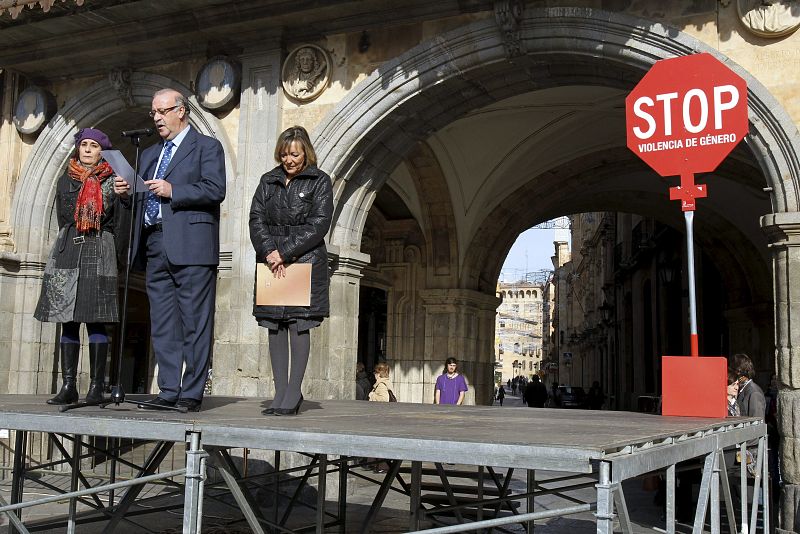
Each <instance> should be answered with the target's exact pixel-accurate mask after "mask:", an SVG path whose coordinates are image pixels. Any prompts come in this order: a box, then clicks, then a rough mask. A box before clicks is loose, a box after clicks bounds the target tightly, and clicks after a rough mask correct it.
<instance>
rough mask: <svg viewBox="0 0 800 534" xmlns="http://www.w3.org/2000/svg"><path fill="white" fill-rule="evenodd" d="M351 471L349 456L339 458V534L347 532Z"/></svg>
mask: <svg viewBox="0 0 800 534" xmlns="http://www.w3.org/2000/svg"><path fill="white" fill-rule="evenodd" d="M349 471H350V458H349V457H348V456H340V457H339V502H338V506H339V511H338V513H337V515H338V516H339V517H338V522H339V534H345V532H347V474H348V473H349Z"/></svg>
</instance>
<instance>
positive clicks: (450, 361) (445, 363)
mask: <svg viewBox="0 0 800 534" xmlns="http://www.w3.org/2000/svg"><path fill="white" fill-rule="evenodd" d="M451 363H454V364H456V369H458V360H456V359H455V358H453V357H452V356H451V357H449V358H447V359H446V360H445V361H444V370H443V371H442V374H444V373H446V372H447V366H448V365H450V364H451Z"/></svg>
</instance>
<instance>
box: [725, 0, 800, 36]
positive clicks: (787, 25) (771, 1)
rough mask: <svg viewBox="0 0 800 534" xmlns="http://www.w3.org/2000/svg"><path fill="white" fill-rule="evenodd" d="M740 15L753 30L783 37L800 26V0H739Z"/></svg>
mask: <svg viewBox="0 0 800 534" xmlns="http://www.w3.org/2000/svg"><path fill="white" fill-rule="evenodd" d="M736 8H737V9H738V10H739V17H740V18H741V20H742V24H744V25H745V26H746V27H747V28H748V29H749V30H750V31H751V32H753V33H755V34H756V35H760V36H762V37H781V36H783V35H787V34H789V33H792V32H793V31H795V30H796V29H797V28H798V26H800V0H737V2H736Z"/></svg>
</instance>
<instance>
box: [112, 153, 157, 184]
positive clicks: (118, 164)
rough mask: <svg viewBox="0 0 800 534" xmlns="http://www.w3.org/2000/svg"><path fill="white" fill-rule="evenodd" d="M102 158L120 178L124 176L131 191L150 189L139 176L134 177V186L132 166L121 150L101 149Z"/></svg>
mask: <svg viewBox="0 0 800 534" xmlns="http://www.w3.org/2000/svg"><path fill="white" fill-rule="evenodd" d="M103 159H105V160H106V161H107V162H108V164H109V165H111V168H112V169H114V173H115V174H116V175H117V176H119V177H120V178H124V179H125V181H126V182H128V185H130V186H131V191H134V192H136V193H142V192H147V191H149V190H150V189H149V188H148V187H147V186H146V185H145V183H144V180H142V177H141V176H137V177H136V187H134V185H133V184H134V182H133V175H134V171H133V167H131V165H130V163H128V160H126V159H125V156H123V155H122V152H120V151H119V150H103Z"/></svg>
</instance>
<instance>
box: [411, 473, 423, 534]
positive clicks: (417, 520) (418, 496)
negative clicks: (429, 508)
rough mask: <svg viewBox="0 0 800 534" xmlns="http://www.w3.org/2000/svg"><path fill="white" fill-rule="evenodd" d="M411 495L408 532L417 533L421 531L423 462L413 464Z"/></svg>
mask: <svg viewBox="0 0 800 534" xmlns="http://www.w3.org/2000/svg"><path fill="white" fill-rule="evenodd" d="M410 493H411V494H410V508H411V515H410V518H409V523H408V530H410V531H415V530H419V529H420V525H421V519H422V462H418V461H413V462H411V492H410Z"/></svg>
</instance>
